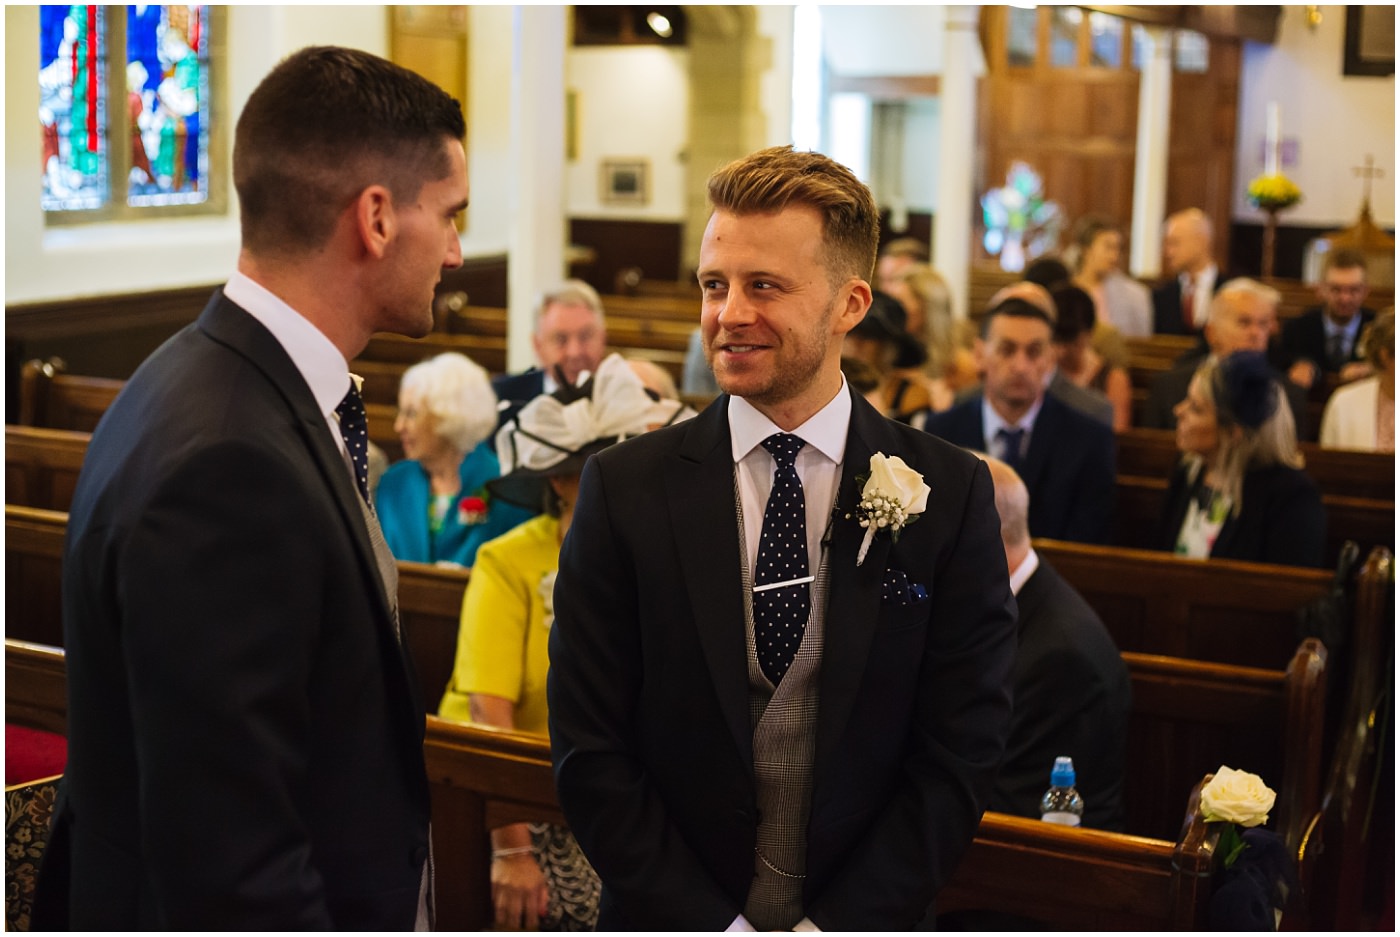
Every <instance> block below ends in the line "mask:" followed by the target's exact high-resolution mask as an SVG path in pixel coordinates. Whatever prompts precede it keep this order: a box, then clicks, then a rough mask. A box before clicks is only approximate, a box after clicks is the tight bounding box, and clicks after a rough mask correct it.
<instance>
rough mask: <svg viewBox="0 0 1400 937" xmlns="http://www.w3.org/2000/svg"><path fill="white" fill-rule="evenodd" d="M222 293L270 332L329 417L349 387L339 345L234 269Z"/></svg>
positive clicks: (348, 379)
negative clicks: (334, 343) (336, 345)
mask: <svg viewBox="0 0 1400 937" xmlns="http://www.w3.org/2000/svg"><path fill="white" fill-rule="evenodd" d="M224 295H225V296H226V297H228V299H229V300H230V301H231V302H234V303H237V304H238V305H239V306H241V307H242V308H243V310H244V311H245V312H247V313H248V315H250V316H252V317H253V318H254V319H257V320H258V321H259V322H261V323H262V325H263V326H264V327H265V328H266V329H267V330H268V331H269V332H271V333H272V337H273V338H275V339H277V342H278V344H280V345H281V346H282V348H283V350H284V351H286V352H287V356H288V357H289V358H291V359H292V364H294V365H296V368H297V370H298V371H299V372H301V377H302V380H304V381H306V385H307V386H308V387H310V388H311V393H312V394H313V395H314V396H315V398H316V405H317V406H318V407H320V408H321V413H322V414H323V415H324V416H326V417H327V418H329V417H330V415H331V414H332V413H334V412H335V408H336V407H338V406H339V405H340V401H341V400H343V399H344V397H345V392H346V391H348V390H349V389H350V376H349V372H348V370H347V365H346V363H345V357H344V356H343V355H342V354H341V353H340V349H338V348H336V347H335V345H333V344H332V343H331V340H330V339H329V338H327V337H326V336H325V334H324V333H322V332H321V330H320V329H318V328H316V326H314V325H312V324H311V322H310V320H308V319H307V318H306V317H305V316H303V315H302V314H301V313H299V312H297V311H296V310H295V309H293V308H292V307H291V306H289V305H287V304H286V303H285V302H283V301H282V300H281V299H279V298H278V297H277V296H276V295H274V294H273V293H272V292H271V291H270V290H268V289H267V287H265V286H263V285H262V284H260V283H258V282H257V281H256V280H253V279H252V278H251V277H249V276H248V275H246V274H244V273H240V272H238V271H234V273H233V275H232V276H230V277H229V278H228V283H226V284H225V285H224Z"/></svg>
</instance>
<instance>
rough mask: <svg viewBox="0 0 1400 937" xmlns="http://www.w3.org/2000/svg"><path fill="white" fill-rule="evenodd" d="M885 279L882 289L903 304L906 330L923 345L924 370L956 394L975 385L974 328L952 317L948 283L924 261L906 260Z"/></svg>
mask: <svg viewBox="0 0 1400 937" xmlns="http://www.w3.org/2000/svg"><path fill="white" fill-rule="evenodd" d="M886 282H888V284H889V288H888V289H887V290H886V289H884V288H883V287H882V290H884V291H885V292H887V293H889V295H890V296H893V297H894V298H895V299H896V300H898V301H899V304H900V305H901V306H903V307H904V310H905V330H906V331H908V333H909V334H910V335H912V336H914V338H916V339H917V340H918V341H919V343H920V344H922V345H923V346H924V355H925V360H924V364H923V368H924V373H925V374H927V375H928V376H929V378H931V379H932V380H934V381H941V382H943V383H944V384H946V385H947V387H948V388H950V389H951V390H952V391H953V392H955V393H956V392H957V391H959V390H962V389H963V388H966V387H971V386H972V385H974V384H976V383H977V379H978V376H977V362H976V360H975V358H974V357H973V354H972V346H973V341H974V338H975V335H974V329H973V327H972V324H971V323H970V322H968V321H967V320H965V319H962V320H955V319H954V318H953V311H952V306H951V297H950V294H949V292H948V284H947V282H946V281H945V280H944V279H943V277H942V276H940V275H939V273H938V271H936V270H934V269H933V268H932V267H930V266H929V265H928V264H927V263H918V262H914V263H909V264H907V265H905V266H904V267H903V268H902V269H900V270H899V272H898V273H896V274H894V275H892V276H890V277H888V278H887V280H886ZM935 396H937V395H936V394H935Z"/></svg>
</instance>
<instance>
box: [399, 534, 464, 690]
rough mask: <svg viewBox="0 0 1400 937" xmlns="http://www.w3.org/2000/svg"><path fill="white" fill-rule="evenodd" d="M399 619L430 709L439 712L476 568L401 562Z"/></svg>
mask: <svg viewBox="0 0 1400 937" xmlns="http://www.w3.org/2000/svg"><path fill="white" fill-rule="evenodd" d="M398 565H399V621H400V622H401V623H402V624H403V633H404V635H405V636H406V638H407V641H408V652H409V656H410V657H412V658H413V664H414V667H415V668H416V669H417V671H418V685H419V687H420V688H421V689H422V691H423V703H424V705H425V706H426V707H427V709H428V712H430V713H436V712H437V708H438V703H439V702H440V701H441V700H442V694H443V692H444V691H446V689H447V683H448V681H449V680H450V679H451V678H452V667H453V664H454V663H455V662H456V659H457V632H458V630H459V629H460V623H461V621H462V596H463V595H464V594H465V593H466V591H467V582H468V580H470V578H471V573H470V571H468V570H465V569H452V568H448V567H443V566H434V565H431V564H428V563H405V562H400V563H399V564H398Z"/></svg>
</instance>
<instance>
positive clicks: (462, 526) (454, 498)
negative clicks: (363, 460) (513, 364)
mask: <svg viewBox="0 0 1400 937" xmlns="http://www.w3.org/2000/svg"><path fill="white" fill-rule="evenodd" d="M495 426H496V395H495V393H494V392H493V391H492V390H491V380H490V377H489V376H488V375H487V373H486V370H485V369H484V368H482V367H481V366H480V365H478V364H476V363H475V362H473V361H472V360H471V359H469V358H467V357H466V356H465V355H460V354H457V353H455V352H448V353H447V354H442V355H438V356H437V357H435V358H430V359H428V360H427V361H423V362H421V363H419V364H415V365H414V366H413V367H411V368H409V369H408V370H407V371H405V372H404V376H403V380H402V381H401V382H400V384H399V413H398V416H397V418H395V420H394V432H396V433H398V436H399V440H400V441H401V442H402V443H403V450H404V456H405V458H404V460H403V461H401V462H396V463H395V464H394V465H391V466H390V467H389V469H388V470H387V471H386V472H385V473H384V477H383V478H382V479H380V481H379V487H378V490H377V491H376V493H375V506H376V509H377V510H378V512H379V524H380V526H381V527H382V528H383V529H384V539H385V541H386V542H387V543H388V544H389V550H390V552H392V553H393V554H394V558H395V559H399V560H408V561H411V562H415V563H439V564H443V565H452V566H471V565H472V563H473V562H474V561H475V560H476V551H477V548H478V547H479V546H481V544H483V543H485V542H486V541H487V540H490V539H492V538H494V537H499V536H500V535H501V534H503V533H505V532H506V531H508V530H510V529H511V528H512V527H515V526H516V525H517V524H520V523H522V522H524V521H526V520H529V518H530V517H531V513H530V512H529V511H526V510H523V509H522V508H519V507H517V506H515V505H511V504H507V503H505V502H500V503H494V504H493V503H491V498H490V496H489V495H488V493H487V491H486V483H487V482H489V481H491V480H492V479H494V478H496V477H497V476H498V475H500V474H501V469H500V463H499V462H498V461H497V459H496V452H495V450H494V449H493V448H492V446H491V443H490V440H489V437H490V436H491V432H492V430H493V429H495Z"/></svg>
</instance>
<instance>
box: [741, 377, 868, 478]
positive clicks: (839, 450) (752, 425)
mask: <svg viewBox="0 0 1400 937" xmlns="http://www.w3.org/2000/svg"><path fill="white" fill-rule="evenodd" d="M850 429H851V395H850V392H848V391H847V390H846V376H845V375H844V374H843V375H841V389H840V390H839V391H837V392H836V396H835V397H832V398H831V401H830V402H829V403H828V404H827V405H826V406H824V407H822V408H821V409H820V410H818V411H817V412H816V413H814V414H812V416H811V417H810V418H808V420H807V422H805V423H803V424H802V425H801V426H799V427H797V428H796V429H794V430H793V431H792V434H793V435H794V436H800V437H802V441H803V442H805V443H807V445H809V446H811V447H813V448H814V449H816V450H817V451H819V452H820V453H821V454H822V455H824V456H826V457H827V458H828V459H830V460H831V461H832V462H835V463H836V464H837V465H840V464H841V460H842V459H844V458H845V456H846V434H847V433H849V432H850ZM781 432H783V430H781V429H779V428H778V426H777V424H775V423H774V422H773V421H772V420H770V419H768V417H766V416H764V415H763V414H762V413H760V412H759V411H758V409H757V408H755V407H754V405H753V404H751V403H749V402H748V401H747V400H745V399H744V398H743V397H731V398H729V444H730V446H731V451H732V452H733V455H734V461H735V462H738V461H740V460H741V459H743V458H744V457H745V456H746V455H748V454H749V453H750V452H752V451H753V450H754V448H755V447H756V446H758V445H759V443H761V442H763V440H765V439H767V438H768V437H769V436H771V435H773V434H774V433H781Z"/></svg>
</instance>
